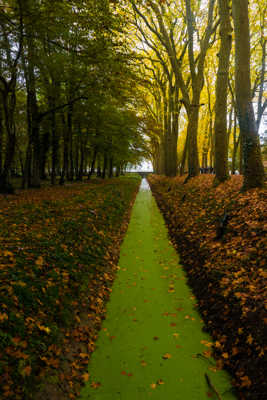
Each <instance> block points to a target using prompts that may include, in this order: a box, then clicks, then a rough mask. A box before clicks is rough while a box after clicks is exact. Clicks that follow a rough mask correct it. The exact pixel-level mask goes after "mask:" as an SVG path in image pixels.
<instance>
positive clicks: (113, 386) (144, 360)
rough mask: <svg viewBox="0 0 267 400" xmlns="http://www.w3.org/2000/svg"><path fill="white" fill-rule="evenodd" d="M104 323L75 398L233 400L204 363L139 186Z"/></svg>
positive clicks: (183, 290) (159, 225) (205, 342)
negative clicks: (87, 369)
mask: <svg viewBox="0 0 267 400" xmlns="http://www.w3.org/2000/svg"><path fill="white" fill-rule="evenodd" d="M119 265H120V269H119V271H118V275H117V278H116V280H115V283H114V286H113V291H112V295H111V298H110V302H109V304H108V307H107V319H106V320H105V321H104V323H103V326H102V330H101V332H100V334H99V339H98V341H97V347H96V351H95V352H94V353H93V355H92V357H91V360H90V363H89V374H90V379H89V381H88V382H87V385H86V387H85V388H84V389H83V391H82V394H81V397H80V400H85V399H93V400H98V399H99V400H119V399H123V400H146V399H156V400H202V399H218V397H217V396H216V395H215V393H214V392H213V391H212V389H211V388H209V386H208V384H207V382H206V379H205V373H207V374H208V376H209V378H210V381H211V383H212V385H213V386H214V388H215V389H216V391H217V392H218V393H219V394H220V397H221V399H223V400H229V399H235V396H234V395H233V394H232V391H231V384H230V378H229V376H228V375H227V374H226V372H224V371H216V372H215V371H212V370H211V369H213V368H212V365H213V364H215V362H214V360H213V359H210V358H209V359H206V358H205V357H203V356H199V355H200V354H203V351H204V352H205V351H209V346H210V337H209V336H208V335H207V334H205V333H203V332H202V326H203V324H202V322H201V317H200V316H199V314H198V313H197V311H196V308H195V302H196V300H195V299H194V296H192V293H191V291H190V289H189V288H188V286H187V285H186V278H185V275H184V272H183V270H182V268H181V266H180V265H179V258H178V255H177V253H176V252H175V250H174V249H173V247H172V246H171V244H170V242H169V240H168V236H167V229H166V227H165V225H164V221H163V218H162V216H161V214H160V212H159V210H158V208H157V205H156V203H155V201H154V199H153V197H152V194H151V191H150V190H148V188H147V184H146V182H144V181H143V184H142V187H141V190H140V192H139V194H138V196H137V199H136V202H135V205H134V208H133V212H132V217H131V221H130V224H129V229H128V232H127V234H126V237H125V240H124V243H123V245H122V247H121V256H120V262H119Z"/></svg>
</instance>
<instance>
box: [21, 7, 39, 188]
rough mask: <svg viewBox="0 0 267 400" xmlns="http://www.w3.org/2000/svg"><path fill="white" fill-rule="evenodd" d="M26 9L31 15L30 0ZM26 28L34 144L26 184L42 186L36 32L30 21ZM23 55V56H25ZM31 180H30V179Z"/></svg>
mask: <svg viewBox="0 0 267 400" xmlns="http://www.w3.org/2000/svg"><path fill="white" fill-rule="evenodd" d="M24 7H25V10H26V11H27V13H28V14H29V15H31V6H30V2H29V1H28V0H24ZM25 30H26V44H27V64H26V63H25V61H24V62H23V63H24V69H25V79H26V87H27V119H28V135H29V145H30V146H32V149H33V154H32V167H33V168H32V172H33V176H32V179H31V180H30V177H29V176H26V179H27V180H28V182H27V183H26V186H32V187H40V186H41V182H40V137H39V135H40V133H39V131H40V122H41V120H40V118H39V109H38V104H37V96H36V78H35V73H34V67H35V61H36V54H35V43H34V32H33V28H32V24H31V23H30V21H28V23H26V25H25ZM24 57H25V55H24ZM24 57H23V58H24ZM29 180H30V181H29Z"/></svg>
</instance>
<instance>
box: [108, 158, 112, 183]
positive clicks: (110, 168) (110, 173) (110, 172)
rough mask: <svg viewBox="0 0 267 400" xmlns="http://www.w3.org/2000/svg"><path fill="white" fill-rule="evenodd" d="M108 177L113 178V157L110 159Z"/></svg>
mask: <svg viewBox="0 0 267 400" xmlns="http://www.w3.org/2000/svg"><path fill="white" fill-rule="evenodd" d="M108 177H109V178H112V177H113V157H112V156H111V157H110V158H109V168H108Z"/></svg>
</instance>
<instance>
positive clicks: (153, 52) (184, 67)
mask: <svg viewBox="0 0 267 400" xmlns="http://www.w3.org/2000/svg"><path fill="white" fill-rule="evenodd" d="M131 3H132V9H133V12H132V25H133V29H134V30H135V32H136V36H137V38H138V40H137V47H138V50H139V54H140V57H141V63H140V64H141V67H140V68H141V70H142V76H143V108H144V113H145V115H146V118H147V128H148V135H149V138H150V151H151V154H152V159H153V165H154V170H155V171H156V172H157V173H159V174H165V175H167V176H175V175H177V174H178V173H180V174H184V172H185V171H186V172H187V171H188V178H190V177H193V176H196V175H198V174H199V173H200V167H202V168H203V169H204V170H205V169H207V167H212V168H213V169H214V171H215V181H214V183H215V184H218V183H220V182H223V181H225V180H226V179H228V177H229V169H230V170H231V172H232V173H235V171H236V170H237V169H238V170H239V171H240V172H241V173H242V174H244V187H243V188H244V189H246V188H250V187H260V186H262V185H263V184H264V168H263V163H262V157H261V149H260V142H259V136H258V133H259V127H260V124H261V120H262V117H263V115H264V111H265V109H266V106H267V99H266V76H265V73H266V65H265V62H266V40H267V38H266V31H265V28H264V18H265V15H266V3H265V2H263V1H253V0H252V1H250V2H249V4H248V1H247V0H231V1H230V0H203V1H201V0H176V1H172V0H150V1H134V0H131ZM144 60H145V62H144ZM177 150H178V151H177ZM230 161H231V163H230Z"/></svg>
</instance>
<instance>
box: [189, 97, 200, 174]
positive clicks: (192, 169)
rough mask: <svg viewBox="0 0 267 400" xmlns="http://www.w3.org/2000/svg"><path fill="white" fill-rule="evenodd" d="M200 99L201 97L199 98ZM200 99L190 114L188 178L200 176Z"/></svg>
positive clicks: (191, 106)
mask: <svg viewBox="0 0 267 400" xmlns="http://www.w3.org/2000/svg"><path fill="white" fill-rule="evenodd" d="M199 97H200V96H199ZM198 103H199V98H198V101H197V103H195V102H194V104H193V105H190V113H189V120H188V127H187V135H188V178H192V177H194V176H197V175H199V158H198V143H197V133H198V117H199V105H198Z"/></svg>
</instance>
